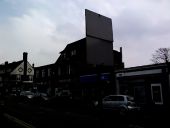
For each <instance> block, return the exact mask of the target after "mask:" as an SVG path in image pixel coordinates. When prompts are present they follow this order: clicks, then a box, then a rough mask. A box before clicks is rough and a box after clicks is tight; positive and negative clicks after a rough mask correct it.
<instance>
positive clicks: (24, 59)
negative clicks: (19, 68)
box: [23, 52, 28, 76]
mask: <svg viewBox="0 0 170 128" xmlns="http://www.w3.org/2000/svg"><path fill="white" fill-rule="evenodd" d="M27 56H28V53H27V52H24V53H23V61H24V76H26V75H27Z"/></svg>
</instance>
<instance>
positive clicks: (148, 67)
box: [116, 63, 167, 72]
mask: <svg viewBox="0 0 170 128" xmlns="http://www.w3.org/2000/svg"><path fill="white" fill-rule="evenodd" d="M166 66H167V64H166V63H160V64H151V65H143V66H136V67H129V68H124V69H122V70H117V71H116V72H128V71H136V70H138V71H139V70H147V69H157V68H163V67H166Z"/></svg>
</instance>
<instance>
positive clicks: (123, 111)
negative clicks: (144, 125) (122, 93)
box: [119, 108, 127, 116]
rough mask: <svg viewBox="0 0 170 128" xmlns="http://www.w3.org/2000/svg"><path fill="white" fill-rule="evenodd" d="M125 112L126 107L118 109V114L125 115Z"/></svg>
mask: <svg viewBox="0 0 170 128" xmlns="http://www.w3.org/2000/svg"><path fill="white" fill-rule="evenodd" d="M126 114H127V109H126V108H121V109H120V111H119V115H120V116H126Z"/></svg>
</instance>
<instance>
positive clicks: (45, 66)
mask: <svg viewBox="0 0 170 128" xmlns="http://www.w3.org/2000/svg"><path fill="white" fill-rule="evenodd" d="M53 66H54V64H48V65H43V66H39V67H34V69H44V68H48V67H53Z"/></svg>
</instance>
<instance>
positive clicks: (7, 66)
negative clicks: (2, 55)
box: [0, 60, 23, 71]
mask: <svg viewBox="0 0 170 128" xmlns="http://www.w3.org/2000/svg"><path fill="white" fill-rule="evenodd" d="M22 62H23V60H20V61H16V62H12V63H8V64H3V65H0V69H1V70H3V69H11V71H13V70H14V69H15V68H16V67H17V66H19V65H20V64H21V63H22Z"/></svg>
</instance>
